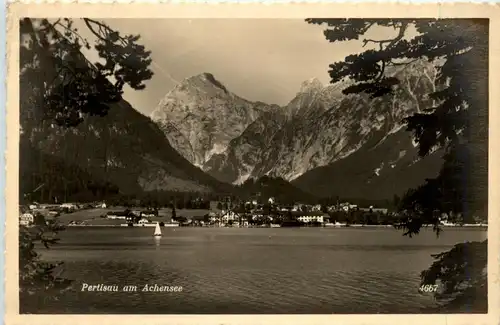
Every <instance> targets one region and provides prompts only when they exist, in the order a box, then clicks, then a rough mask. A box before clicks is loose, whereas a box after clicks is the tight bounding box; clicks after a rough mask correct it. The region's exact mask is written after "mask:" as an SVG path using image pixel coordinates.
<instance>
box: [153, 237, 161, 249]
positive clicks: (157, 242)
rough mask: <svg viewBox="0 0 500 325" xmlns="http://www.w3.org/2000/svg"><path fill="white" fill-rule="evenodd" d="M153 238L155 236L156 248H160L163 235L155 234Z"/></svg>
mask: <svg viewBox="0 0 500 325" xmlns="http://www.w3.org/2000/svg"><path fill="white" fill-rule="evenodd" d="M153 238H154V241H155V246H156V249H160V243H161V237H158V236H155V237H153Z"/></svg>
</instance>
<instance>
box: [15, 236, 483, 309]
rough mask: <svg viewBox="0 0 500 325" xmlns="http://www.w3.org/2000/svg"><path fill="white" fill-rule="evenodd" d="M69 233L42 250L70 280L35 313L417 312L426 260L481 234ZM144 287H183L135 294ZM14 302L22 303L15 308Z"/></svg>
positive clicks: (427, 301) (426, 300) (423, 297)
mask: <svg viewBox="0 0 500 325" xmlns="http://www.w3.org/2000/svg"><path fill="white" fill-rule="evenodd" d="M152 232H153V228H70V229H67V230H66V231H64V232H62V233H61V236H60V237H61V243H60V244H59V245H57V247H55V248H54V249H51V250H43V249H41V250H40V252H41V253H42V256H43V258H44V259H47V260H54V261H56V260H61V261H64V262H65V264H64V268H63V270H62V276H64V277H68V278H71V279H74V280H75V283H74V287H73V289H72V290H69V291H67V292H66V293H65V294H64V295H63V297H61V299H59V300H58V301H55V302H54V301H50V302H49V301H43V300H40V301H39V304H38V307H37V308H38V310H39V312H40V313H96V314H100V313H151V314H155V313H157V314H169V313H182V314H193V313H204V314H206V313H343V314H344V313H415V312H419V311H421V310H422V309H423V308H426V307H429V306H434V305H435V302H434V300H433V298H432V296H430V295H428V294H420V293H419V292H418V286H419V280H420V279H419V274H420V272H421V271H422V270H423V269H426V268H427V267H429V265H430V264H431V263H432V261H433V259H432V257H431V254H435V253H439V252H443V251H445V250H447V249H449V248H451V247H452V246H453V245H455V244H457V243H459V242H465V241H480V240H484V239H486V237H487V231H486V230H479V229H446V230H445V231H444V232H443V233H442V235H440V237H439V238H437V237H436V235H435V234H434V233H432V232H431V231H430V230H425V231H423V232H421V234H420V235H418V236H416V237H414V238H407V237H404V236H402V232H401V231H398V230H395V229H352V228H351V229H349V228H347V229H326V228H292V229H290V228H288V229H287V228H278V229H270V228H267V229H246V228H176V229H174V228H172V229H168V228H167V229H164V231H163V237H162V238H161V239H160V240H159V241H155V239H154V238H153V237H152ZM83 283H87V284H101V283H102V284H106V285H115V284H116V285H119V286H124V285H137V286H138V287H139V291H138V292H134V293H131V292H82V291H81V288H82V284H83ZM145 284H152V285H154V284H158V285H160V286H161V285H172V286H182V287H183V291H182V292H177V293H166V292H141V289H142V287H143V286H144V285H145ZM21 303H22V302H21Z"/></svg>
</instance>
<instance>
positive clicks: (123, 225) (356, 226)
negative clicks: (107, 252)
mask: <svg viewBox="0 0 500 325" xmlns="http://www.w3.org/2000/svg"><path fill="white" fill-rule="evenodd" d="M65 226H66V227H82V228H83V227H111V228H152V227H155V226H156V223H154V224H153V223H152V224H145V225H143V224H141V225H139V224H137V225H132V226H129V225H128V224H114V225H109V224H108V225H99V224H94V225H92V224H87V225H65ZM440 226H441V227H442V228H488V225H487V224H478V225H474V224H469V225H461V226H460V225H440ZM423 227H424V228H427V227H431V225H429V226H423ZM162 228H259V229H262V228H269V229H276V228H336V229H337V228H395V227H394V226H393V225H349V226H344V225H342V226H319V227H308V226H301V227H259V226H250V227H219V226H179V225H176V224H166V225H164V226H163V227H162Z"/></svg>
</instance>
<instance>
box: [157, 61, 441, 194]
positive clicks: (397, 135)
mask: <svg viewBox="0 0 500 325" xmlns="http://www.w3.org/2000/svg"><path fill="white" fill-rule="evenodd" d="M389 75H391V76H394V77H397V78H398V79H399V80H400V83H399V85H398V86H397V87H396V89H395V91H394V92H393V93H392V94H389V95H385V96H384V97H382V98H375V99H373V98H370V97H369V96H368V95H364V94H351V95H344V94H343V93H342V90H343V89H345V88H346V87H347V86H348V85H349V84H350V83H349V81H343V82H338V83H336V84H333V85H327V86H325V85H323V84H322V83H321V82H320V81H319V80H318V79H314V78H313V79H310V80H307V81H305V82H303V83H302V85H301V87H300V89H299V91H298V93H297V95H296V96H295V97H294V98H293V99H292V100H291V101H290V102H289V103H288V104H287V105H285V106H284V107H279V106H277V105H267V104H265V103H262V102H251V101H248V100H246V99H243V98H242V97H240V96H238V95H236V94H234V93H232V92H231V91H229V90H228V88H227V87H226V86H225V85H223V83H222V82H220V81H218V80H217V79H216V78H215V77H214V76H213V75H212V74H210V73H203V74H200V75H197V76H193V77H191V78H187V79H185V80H184V81H182V82H181V83H180V84H179V85H177V86H176V87H175V88H174V89H173V90H171V91H170V92H168V93H167V94H166V96H165V97H164V99H163V100H161V102H160V103H159V105H158V106H157V107H156V109H155V110H154V111H153V113H152V114H151V119H152V120H153V121H155V122H156V123H157V124H158V125H159V126H160V128H161V129H162V131H163V132H164V134H165V136H166V137H167V138H168V140H169V142H170V144H171V145H172V146H173V147H174V148H175V149H176V150H177V151H178V152H179V153H181V154H182V155H183V156H184V158H186V159H187V160H188V161H190V162H191V163H192V164H194V165H196V166H199V167H200V168H201V169H202V170H204V171H205V172H206V173H208V174H210V175H211V176H213V177H214V178H216V179H218V180H219V181H222V182H226V183H232V184H241V183H243V182H245V180H247V179H249V178H254V179H258V178H260V177H262V176H264V175H267V176H273V177H280V178H283V179H285V180H287V181H290V182H292V183H293V184H294V185H296V186H298V187H299V188H301V189H302V190H305V191H307V192H310V193H313V194H315V195H317V196H320V197H323V196H330V195H341V196H349V197H356V196H363V197H369V198H377V199H378V198H391V197H392V196H393V195H394V194H401V193H402V192H404V191H405V190H407V189H408V188H410V187H414V186H417V185H419V184H420V183H422V182H423V181H424V180H425V178H427V177H434V176H435V175H436V174H437V172H438V170H439V168H440V166H441V164H442V161H441V158H440V153H441V152H440V151H439V150H437V151H436V152H434V153H433V154H432V155H430V156H428V157H426V158H424V159H420V158H419V157H418V155H417V150H416V148H415V147H416V146H415V143H414V142H413V140H412V135H411V134H410V133H409V132H407V131H406V130H405V128H404V123H403V119H404V118H405V117H407V116H409V115H411V114H413V113H415V112H421V111H422V109H423V108H424V107H426V106H428V105H429V104H431V103H430V99H428V98H427V97H426V94H428V93H430V92H432V91H434V89H435V87H436V86H435V79H436V70H435V68H434V66H432V65H431V64H429V63H427V62H424V61H417V62H415V63H413V64H411V65H409V66H403V67H398V68H393V69H392V71H390V72H389Z"/></svg>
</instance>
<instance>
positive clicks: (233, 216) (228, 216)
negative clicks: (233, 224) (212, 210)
mask: <svg viewBox="0 0 500 325" xmlns="http://www.w3.org/2000/svg"><path fill="white" fill-rule="evenodd" d="M239 218H240V216H239V214H237V213H236V212H234V211H226V212H225V213H224V214H223V215H222V222H224V223H227V222H228V221H235V220H239Z"/></svg>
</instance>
